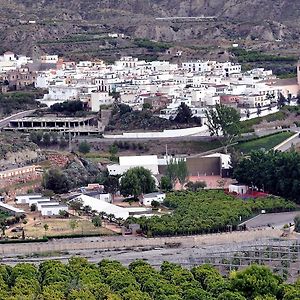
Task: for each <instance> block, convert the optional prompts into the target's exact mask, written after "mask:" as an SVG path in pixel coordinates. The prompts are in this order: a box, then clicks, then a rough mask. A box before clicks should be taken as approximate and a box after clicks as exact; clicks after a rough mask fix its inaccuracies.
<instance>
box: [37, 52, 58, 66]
mask: <svg viewBox="0 0 300 300" xmlns="http://www.w3.org/2000/svg"><path fill="white" fill-rule="evenodd" d="M40 59H41V63H44V64H56V63H57V62H58V55H48V54H46V55H42V56H41V58H40Z"/></svg>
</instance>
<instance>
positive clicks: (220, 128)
mask: <svg viewBox="0 0 300 300" xmlns="http://www.w3.org/2000/svg"><path fill="white" fill-rule="evenodd" d="M205 115H206V118H207V121H206V125H207V127H208V129H209V132H210V135H211V136H217V137H223V138H222V139H221V143H222V144H223V146H224V151H225V153H227V147H228V145H230V144H231V143H232V142H233V141H234V139H235V138H237V137H238V136H239V134H240V118H241V117H240V114H239V113H238V111H237V110H236V109H234V108H232V107H229V106H226V105H223V104H217V105H216V107H215V108H210V109H208V110H207V111H206V112H205Z"/></svg>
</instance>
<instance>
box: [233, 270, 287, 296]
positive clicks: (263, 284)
mask: <svg viewBox="0 0 300 300" xmlns="http://www.w3.org/2000/svg"><path fill="white" fill-rule="evenodd" d="M230 281H231V286H232V288H233V290H236V291H239V292H240V293H241V294H242V295H243V296H245V297H246V299H249V300H251V299H254V298H255V297H257V296H268V295H273V296H275V297H276V296H277V295H278V294H279V292H280V286H279V285H280V284H281V283H282V279H281V278H280V277H279V276H276V275H274V274H273V273H272V272H271V271H270V269H268V268H267V267H264V266H257V265H253V266H251V267H249V268H247V269H246V270H243V271H239V272H233V273H232V274H231V278H230ZM275 299H276V298H275Z"/></svg>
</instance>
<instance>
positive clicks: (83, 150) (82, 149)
mask: <svg viewBox="0 0 300 300" xmlns="http://www.w3.org/2000/svg"><path fill="white" fill-rule="evenodd" d="M78 151H79V152H81V153H83V154H87V153H89V152H90V151H91V146H90V145H89V144H88V142H87V141H83V142H81V143H80V144H79V146H78Z"/></svg>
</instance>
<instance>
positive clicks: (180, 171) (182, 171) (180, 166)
mask: <svg viewBox="0 0 300 300" xmlns="http://www.w3.org/2000/svg"><path fill="white" fill-rule="evenodd" d="M188 176H189V171H188V168H187V164H186V161H185V160H183V159H181V160H179V161H178V163H177V178H178V181H179V182H180V184H181V189H183V186H184V184H185V183H186V179H187V178H188Z"/></svg>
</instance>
